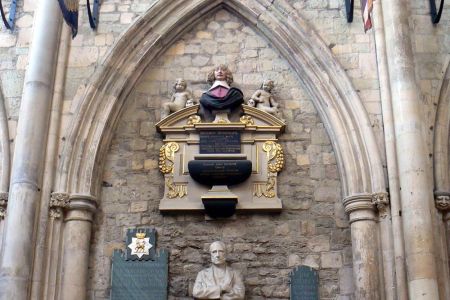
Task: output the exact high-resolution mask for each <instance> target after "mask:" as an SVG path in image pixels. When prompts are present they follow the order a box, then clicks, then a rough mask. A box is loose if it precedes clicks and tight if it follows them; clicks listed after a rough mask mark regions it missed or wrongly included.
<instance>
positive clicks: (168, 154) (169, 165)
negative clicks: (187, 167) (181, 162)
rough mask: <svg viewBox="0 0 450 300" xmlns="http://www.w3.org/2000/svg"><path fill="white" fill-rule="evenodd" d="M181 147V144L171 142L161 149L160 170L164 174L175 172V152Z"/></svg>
mask: <svg viewBox="0 0 450 300" xmlns="http://www.w3.org/2000/svg"><path fill="white" fill-rule="evenodd" d="M179 149H180V145H178V143H175V142H169V143H167V144H165V145H163V146H162V147H161V149H159V170H160V171H161V173H163V174H168V173H173V165H174V161H175V152H177V151H178V150H179Z"/></svg>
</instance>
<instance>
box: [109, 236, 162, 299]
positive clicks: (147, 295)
mask: <svg viewBox="0 0 450 300" xmlns="http://www.w3.org/2000/svg"><path fill="white" fill-rule="evenodd" d="M126 246H127V250H126V251H125V252H123V251H122V250H114V254H113V257H112V267H111V300H134V299H136V300H138V299H150V300H163V299H164V300H165V299H167V282H168V276H169V267H168V262H169V254H168V251H167V250H165V249H161V250H158V251H157V250H156V249H155V248H156V231H155V230H154V229H150V228H145V229H142V228H139V229H128V231H127V244H126Z"/></svg>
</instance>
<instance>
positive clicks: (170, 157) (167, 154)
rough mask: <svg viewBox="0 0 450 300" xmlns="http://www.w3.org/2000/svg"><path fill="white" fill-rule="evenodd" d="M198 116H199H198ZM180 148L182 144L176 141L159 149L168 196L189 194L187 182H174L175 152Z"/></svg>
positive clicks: (160, 163)
mask: <svg viewBox="0 0 450 300" xmlns="http://www.w3.org/2000/svg"><path fill="white" fill-rule="evenodd" d="M197 117H198V116H197ZM178 150H180V145H178V143H175V142H169V143H167V144H165V145H163V146H162V147H161V149H160V150H159V170H160V171H161V173H163V174H168V176H166V177H165V182H166V186H167V187H168V191H167V197H168V198H170V199H173V198H177V197H179V198H182V197H184V196H186V195H187V187H186V185H185V184H176V183H174V182H173V166H174V164H175V153H176V152H177V151H178Z"/></svg>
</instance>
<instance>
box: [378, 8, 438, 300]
mask: <svg viewBox="0 0 450 300" xmlns="http://www.w3.org/2000/svg"><path fill="white" fill-rule="evenodd" d="M382 10H383V16H384V28H385V39H386V49H387V58H388V66H389V68H388V69H389V81H390V86H391V95H392V111H393V116H394V126H395V141H396V151H397V159H398V171H399V172H398V173H399V179H400V199H401V208H402V222H403V233H404V241H405V254H406V255H405V258H406V268H407V280H408V293H409V298H410V299H439V294H438V285H437V271H436V270H437V269H436V261H435V259H436V257H435V256H436V249H435V244H434V238H433V219H432V214H434V208H433V207H432V204H433V188H432V186H431V182H430V180H429V178H432V177H431V176H432V174H430V173H431V172H430V168H429V164H428V155H427V151H426V140H425V138H424V136H423V132H425V131H424V130H423V129H422V128H423V126H424V125H423V120H422V114H421V111H420V90H419V89H418V85H417V83H416V80H415V66H414V56H413V52H412V48H413V46H412V43H411V37H410V32H411V31H410V27H409V14H408V12H409V9H408V1H406V0H389V1H383V3H382Z"/></svg>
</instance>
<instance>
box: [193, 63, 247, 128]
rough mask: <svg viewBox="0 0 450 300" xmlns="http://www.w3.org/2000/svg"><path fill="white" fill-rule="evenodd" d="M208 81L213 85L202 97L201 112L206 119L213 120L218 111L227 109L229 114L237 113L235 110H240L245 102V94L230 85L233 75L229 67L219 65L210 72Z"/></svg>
mask: <svg viewBox="0 0 450 300" xmlns="http://www.w3.org/2000/svg"><path fill="white" fill-rule="evenodd" d="M208 82H209V83H210V84H212V86H211V87H210V88H209V90H208V91H206V92H205V93H203V94H202V96H201V98H200V112H199V113H200V115H202V116H203V118H204V119H205V121H206V122H211V121H213V120H214V117H215V113H216V112H217V111H223V110H227V111H228V112H229V116H233V115H236V113H235V112H236V111H239V108H240V106H241V104H242V103H244V95H243V93H242V91H241V90H240V89H238V88H234V87H230V85H231V83H232V82H233V75H232V74H231V72H230V70H229V69H228V67H227V66H224V65H220V66H218V67H217V68H216V69H215V70H214V71H213V72H211V73H210V74H208ZM237 119H239V118H237Z"/></svg>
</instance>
